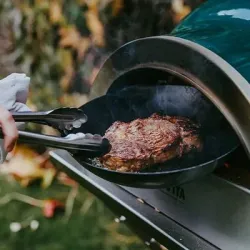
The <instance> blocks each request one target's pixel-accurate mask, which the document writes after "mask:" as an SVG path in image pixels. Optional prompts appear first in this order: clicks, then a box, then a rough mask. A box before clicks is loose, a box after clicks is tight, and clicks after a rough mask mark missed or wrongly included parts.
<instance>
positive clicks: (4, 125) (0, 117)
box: [0, 106, 18, 152]
mask: <svg viewBox="0 0 250 250" xmlns="http://www.w3.org/2000/svg"><path fill="white" fill-rule="evenodd" d="M0 126H1V129H2V131H3V134H4V149H5V150H6V151H7V152H10V151H11V150H12V149H13V148H14V146H15V143H16V140H17V138H18V131H17V127H16V123H15V121H14V119H13V117H12V115H11V113H10V112H9V111H8V110H7V109H5V108H4V107H2V106H0Z"/></svg>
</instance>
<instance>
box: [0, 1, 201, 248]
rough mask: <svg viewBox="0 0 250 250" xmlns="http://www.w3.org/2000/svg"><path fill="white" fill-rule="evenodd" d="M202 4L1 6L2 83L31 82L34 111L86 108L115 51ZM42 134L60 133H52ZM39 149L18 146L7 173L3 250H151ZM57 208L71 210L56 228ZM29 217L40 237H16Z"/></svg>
mask: <svg viewBox="0 0 250 250" xmlns="http://www.w3.org/2000/svg"><path fill="white" fill-rule="evenodd" d="M201 2H203V0H172V1H170V0H140V1H138V0H0V65H3V64H4V66H5V67H0V76H4V75H5V74H7V73H8V72H9V73H12V72H13V71H14V70H15V71H16V72H24V73H26V74H27V75H29V76H31V82H32V83H31V91H30V99H29V103H28V104H29V106H30V107H31V108H32V109H33V110H47V109H52V108H55V107H58V106H77V107H78V106H81V105H83V104H84V103H86V102H87V101H88V94H89V91H90V89H91V85H92V84H93V81H94V79H95V76H96V74H97V73H98V70H99V68H100V67H101V65H102V63H103V62H104V61H105V58H107V56H109V54H110V53H111V52H113V51H114V50H115V49H117V48H118V47H120V46H121V45H123V44H125V43H126V42H129V41H131V40H134V39H137V38H141V37H146V36H152V35H161V34H167V33H169V32H170V31H171V30H172V29H173V27H174V26H175V25H176V24H177V23H179V22H180V20H181V19H182V18H184V17H185V16H186V15H187V14H188V13H189V12H190V11H192V9H194V8H195V7H196V6H198V5H199V4H200V3H201ZM3 27H4V32H3V35H1V30H3ZM2 58H3V60H2ZM6 65H7V66H6ZM3 68H4V70H3ZM103 80H104V81H105V79H103ZM43 132H45V133H48V134H53V133H54V131H52V130H51V129H50V128H49V127H46V126H45V127H44V128H43ZM38 149H39V150H40V151H41V152H40V151H39V150H34V148H33V149H32V150H31V149H30V148H27V147H20V146H18V147H17V148H16V150H15V151H14V152H13V156H14V157H12V158H10V159H9V160H8V161H7V162H6V163H5V164H4V165H3V166H1V167H2V173H5V174H7V177H8V178H7V180H8V179H10V180H11V181H7V180H5V182H2V183H4V185H1V190H0V191H1V193H2V196H3V198H0V206H1V205H2V207H1V208H0V209H1V213H0V221H1V225H2V230H1V232H0V238H1V247H0V248H1V249H17V248H19V249H80V248H86V249H117V250H119V249H121V250H127V249H138V250H139V249H145V247H144V245H142V244H141V242H140V241H138V238H137V237H134V236H131V235H132V234H131V232H130V231H129V230H128V229H127V228H126V227H125V226H123V225H119V224H116V223H113V222H112V220H113V215H112V214H111V213H110V211H109V210H108V209H106V208H105V207H104V206H103V204H102V203H101V202H99V201H98V200H97V199H95V198H94V197H93V196H92V195H91V194H89V193H88V192H87V191H86V190H84V189H81V188H80V187H79V186H78V184H76V183H74V181H72V180H70V179H69V178H68V177H67V176H66V177H65V176H64V177H63V174H62V173H60V172H58V171H56V170H55V168H54V166H53V165H52V164H51V162H50V161H49V160H48V155H47V152H46V151H45V149H42V150H41V148H38ZM13 180H15V181H13ZM16 181H18V182H19V183H20V184H21V186H23V187H27V186H29V185H31V184H34V183H36V182H37V181H41V187H42V188H43V191H42V192H41V187H40V186H37V185H32V188H27V189H21V188H20V186H18V185H17V183H16ZM51 184H53V185H51ZM2 186H3V188H2ZM20 190H21V191H20ZM13 192H14V193H13ZM16 192H17V193H16ZM18 192H21V193H22V194H19V193H18ZM33 197H36V199H35V200H34V198H33ZM32 201H36V204H37V206H36V205H34V203H33V202H32ZM13 203H15V206H12V205H11V204H13ZM24 203H28V204H29V205H31V206H27V204H24ZM58 207H63V208H65V211H64V218H65V217H66V222H65V220H62V218H61V217H59V218H58V217H57V216H56V217H55V218H54V220H53V222H54V223H50V221H48V220H47V219H45V218H44V216H47V217H51V216H54V213H55V210H56V208H58ZM41 209H43V214H42V213H41ZM97 214H98V216H97ZM30 215H32V216H33V217H32V219H36V220H38V221H40V224H41V225H40V228H39V229H38V230H37V231H36V234H35V236H34V237H33V236H32V235H33V234H34V232H31V231H30V230H28V226H24V228H23V229H22V230H21V231H20V232H19V233H17V234H15V235H13V233H11V232H10V231H9V228H8V225H9V223H10V222H11V220H12V221H13V220H14V221H18V223H19V224H20V223H21V222H20V221H22V223H21V224H22V225H26V224H27V222H23V221H27V218H29V217H30ZM79 218H80V219H79ZM19 224H18V225H19ZM6 225H7V226H6ZM15 225H16V224H15ZM27 225H28V224H27ZM90 225H91V227H90ZM16 229H18V228H16ZM16 229H15V230H16ZM65 235H67V236H68V237H64V236H65ZM20 246H21V247H20ZM34 246H36V248H34Z"/></svg>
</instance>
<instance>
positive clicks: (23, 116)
mask: <svg viewBox="0 0 250 250" xmlns="http://www.w3.org/2000/svg"><path fill="white" fill-rule="evenodd" d="M47 115H48V112H31V111H27V112H12V116H13V118H14V120H15V121H16V122H39V123H40V122H43V121H42V120H44V119H45V120H46V116H47ZM55 118H56V117H55Z"/></svg>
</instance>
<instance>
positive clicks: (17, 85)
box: [0, 73, 30, 163]
mask: <svg viewBox="0 0 250 250" xmlns="http://www.w3.org/2000/svg"><path fill="white" fill-rule="evenodd" d="M29 84H30V78H29V77H27V76H26V75H25V74H17V73H13V74H11V75H9V76H7V77H6V78H4V79H2V80H1V81H0V106H2V107H4V108H6V109H7V110H9V111H12V112H14V111H15V112H18V111H19V112H23V111H30V109H29V108H28V107H27V106H26V105H25V103H26V101H27V97H28V92H29ZM0 115H1V114H0ZM22 125H23V124H21V123H18V124H17V127H18V128H20V127H21V126H22ZM6 156H7V152H6V151H5V149H4V140H2V139H0V163H2V162H3V161H4V160H5V158H6Z"/></svg>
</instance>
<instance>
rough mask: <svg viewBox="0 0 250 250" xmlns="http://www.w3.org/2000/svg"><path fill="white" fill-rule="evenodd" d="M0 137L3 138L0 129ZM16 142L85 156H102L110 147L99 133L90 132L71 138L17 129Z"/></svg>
mask: <svg viewBox="0 0 250 250" xmlns="http://www.w3.org/2000/svg"><path fill="white" fill-rule="evenodd" d="M0 138H3V133H2V131H1V130H0ZM18 142H21V143H27V144H38V145H43V146H46V147H52V148H58V149H65V150H68V151H69V152H71V153H73V154H77V155H82V156H84V157H87V158H90V157H99V156H102V155H104V154H106V153H108V152H109V151H110V148H111V146H110V144H109V141H108V140H107V139H105V138H102V137H101V136H100V135H91V134H85V135H84V134H82V136H77V137H76V138H73V139H71V138H67V137H65V138H63V137H56V136H47V135H42V134H36V133H30V132H24V131H19V138H18Z"/></svg>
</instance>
